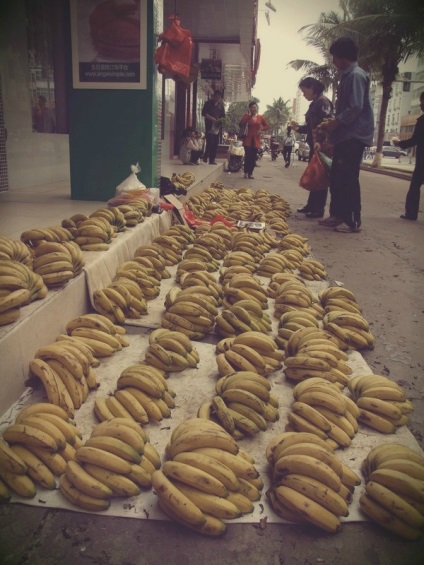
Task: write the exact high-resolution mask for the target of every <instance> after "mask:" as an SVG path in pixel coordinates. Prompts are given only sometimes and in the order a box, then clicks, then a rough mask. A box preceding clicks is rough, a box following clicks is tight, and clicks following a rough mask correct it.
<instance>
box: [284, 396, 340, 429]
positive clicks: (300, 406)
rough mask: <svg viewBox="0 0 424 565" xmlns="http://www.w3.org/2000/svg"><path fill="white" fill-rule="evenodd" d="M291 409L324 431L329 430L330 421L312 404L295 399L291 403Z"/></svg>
mask: <svg viewBox="0 0 424 565" xmlns="http://www.w3.org/2000/svg"><path fill="white" fill-rule="evenodd" d="M291 409H292V411H293V412H294V413H295V414H299V415H300V416H302V417H303V418H305V419H306V420H308V421H309V422H311V424H314V425H315V426H316V427H318V428H320V429H321V430H323V431H324V432H326V433H328V432H329V431H330V430H331V424H330V422H329V421H328V420H327V418H326V417H324V416H323V415H322V414H321V412H319V411H318V410H316V409H315V408H314V407H313V406H310V405H309V404H305V403H304V402H299V401H297V402H294V403H293V404H292V405H291Z"/></svg>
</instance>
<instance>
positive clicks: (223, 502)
mask: <svg viewBox="0 0 424 565" xmlns="http://www.w3.org/2000/svg"><path fill="white" fill-rule="evenodd" d="M175 484H176V486H177V488H178V489H179V490H180V491H181V492H182V493H183V494H184V495H185V496H186V497H187V498H188V499H189V500H191V501H192V502H193V504H195V505H196V506H197V507H198V508H199V509H200V510H201V511H202V512H205V513H207V514H209V515H211V516H215V517H216V518H221V519H227V520H233V519H234V518H239V517H240V516H241V512H240V510H239V508H237V506H235V505H234V504H233V503H232V502H230V501H229V500H227V499H226V498H222V497H220V496H216V495H213V494H209V493H206V492H203V491H201V490H199V489H197V488H194V487H191V486H189V485H186V484H184V483H181V482H178V484H177V483H175Z"/></svg>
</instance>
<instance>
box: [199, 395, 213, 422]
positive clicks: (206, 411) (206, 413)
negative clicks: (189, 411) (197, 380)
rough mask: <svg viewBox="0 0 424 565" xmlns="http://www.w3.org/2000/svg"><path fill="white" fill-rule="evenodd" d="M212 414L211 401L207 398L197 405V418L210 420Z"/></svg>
mask: <svg viewBox="0 0 424 565" xmlns="http://www.w3.org/2000/svg"><path fill="white" fill-rule="evenodd" d="M211 416H212V401H211V400H208V401H206V402H204V403H203V404H201V405H200V406H199V409H198V410H197V418H204V419H205V420H210V419H211Z"/></svg>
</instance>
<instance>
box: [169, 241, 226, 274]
mask: <svg viewBox="0 0 424 565" xmlns="http://www.w3.org/2000/svg"><path fill="white" fill-rule="evenodd" d="M187 260H191V261H199V262H201V263H205V265H206V270H207V271H208V272H210V273H211V272H214V271H217V270H218V269H219V265H220V263H219V261H217V259H214V258H213V255H212V254H211V253H210V252H209V251H208V249H207V248H206V247H203V245H197V244H196V243H195V244H194V245H193V246H192V247H190V249H187V251H186V252H185V253H184V256H183V261H182V263H184V261H187ZM180 266H181V263H180V264H179V265H178V269H177V272H178V270H180ZM186 270H194V269H186ZM200 270H201V271H204V268H203V267H202V268H201V269H200Z"/></svg>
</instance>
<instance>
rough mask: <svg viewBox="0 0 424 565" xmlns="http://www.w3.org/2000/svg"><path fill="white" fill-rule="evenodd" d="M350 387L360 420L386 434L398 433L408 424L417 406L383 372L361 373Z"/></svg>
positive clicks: (352, 379) (351, 380) (349, 384)
mask: <svg viewBox="0 0 424 565" xmlns="http://www.w3.org/2000/svg"><path fill="white" fill-rule="evenodd" d="M348 388H349V390H350V392H351V394H352V396H353V398H354V400H355V402H356V404H357V406H358V407H359V416H358V420H359V421H360V422H361V423H362V424H364V425H366V426H368V427H370V428H373V429H374V430H377V431H379V432H381V433H384V434H394V433H395V432H396V429H397V428H398V427H400V426H404V425H405V424H407V423H408V414H409V413H410V412H412V411H413V405H412V403H411V402H409V401H408V400H407V399H406V396H405V391H404V389H403V388H402V387H401V386H400V385H398V384H397V383H395V382H393V381H392V380H390V379H388V378H387V377H383V376H382V375H373V374H371V375H358V376H355V377H353V378H351V379H350V381H349V383H348Z"/></svg>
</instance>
